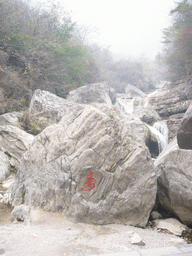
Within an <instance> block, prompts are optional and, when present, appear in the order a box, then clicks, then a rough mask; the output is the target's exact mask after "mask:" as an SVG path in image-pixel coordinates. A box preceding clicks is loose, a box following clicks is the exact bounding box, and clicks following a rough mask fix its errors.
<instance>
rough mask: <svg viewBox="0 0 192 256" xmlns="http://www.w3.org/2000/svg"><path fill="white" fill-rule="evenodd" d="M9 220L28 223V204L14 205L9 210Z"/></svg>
mask: <svg viewBox="0 0 192 256" xmlns="http://www.w3.org/2000/svg"><path fill="white" fill-rule="evenodd" d="M11 221H21V222H24V223H25V224H29V223H30V221H31V218H30V208H29V206H28V205H24V204H21V205H19V206H16V207H15V208H14V209H13V211H12V212H11Z"/></svg>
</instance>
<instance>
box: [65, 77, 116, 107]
mask: <svg viewBox="0 0 192 256" xmlns="http://www.w3.org/2000/svg"><path fill="white" fill-rule="evenodd" d="M67 100H68V101H72V102H75V103H81V104H90V103H94V102H98V103H105V104H111V103H112V102H113V101H114V100H115V90H114V89H113V88H112V87H110V86H109V85H107V84H106V83H105V82H104V83H96V84H88V85H85V86H82V87H79V88H78V89H76V90H74V91H71V92H70V93H69V95H68V97H67Z"/></svg>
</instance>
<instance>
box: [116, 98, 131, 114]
mask: <svg viewBox="0 0 192 256" xmlns="http://www.w3.org/2000/svg"><path fill="white" fill-rule="evenodd" d="M134 102H135V98H133V99H126V98H118V99H117V101H116V103H115V106H117V107H118V108H119V109H120V110H123V111H124V112H125V113H126V114H132V113H133V110H134Z"/></svg>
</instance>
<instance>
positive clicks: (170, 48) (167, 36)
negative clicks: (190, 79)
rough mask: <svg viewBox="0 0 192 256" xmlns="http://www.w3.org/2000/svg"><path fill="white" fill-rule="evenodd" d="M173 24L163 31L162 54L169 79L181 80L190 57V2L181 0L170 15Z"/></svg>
mask: <svg viewBox="0 0 192 256" xmlns="http://www.w3.org/2000/svg"><path fill="white" fill-rule="evenodd" d="M170 14H171V15H172V16H173V24H172V26H170V27H169V28H167V29H165V30H164V43H165V50H164V53H163V54H162V56H161V57H162V58H163V59H164V61H165V63H166V65H167V67H168V71H169V74H170V78H171V79H172V80H176V79H181V78H183V77H185V76H186V74H187V71H188V64H190V63H191V57H192V2H191V1H190V0H182V1H180V2H178V3H177V6H176V8H175V9H174V10H172V11H171V13H170Z"/></svg>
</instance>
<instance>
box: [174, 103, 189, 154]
mask: <svg viewBox="0 0 192 256" xmlns="http://www.w3.org/2000/svg"><path fill="white" fill-rule="evenodd" d="M177 143H178V145H179V147H180V148H183V149H192V105H190V107H189V108H188V110H187V112H186V113H185V115H184V117H183V120H182V122H181V125H180V127H179V130H178V132H177Z"/></svg>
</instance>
